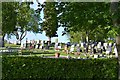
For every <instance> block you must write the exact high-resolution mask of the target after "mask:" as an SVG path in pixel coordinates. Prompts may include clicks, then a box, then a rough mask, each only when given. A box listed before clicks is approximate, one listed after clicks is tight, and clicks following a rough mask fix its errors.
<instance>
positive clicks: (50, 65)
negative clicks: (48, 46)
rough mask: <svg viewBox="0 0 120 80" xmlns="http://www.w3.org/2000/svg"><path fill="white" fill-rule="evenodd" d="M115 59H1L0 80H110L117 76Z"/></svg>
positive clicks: (114, 79)
mask: <svg viewBox="0 0 120 80" xmlns="http://www.w3.org/2000/svg"><path fill="white" fill-rule="evenodd" d="M117 73H118V62H117V59H115V58H112V59H88V60H78V59H61V58H57V59H53V58H40V57H3V58H2V79H8V78H9V79H11V80H13V79H38V78H39V79H51V80H53V79H57V80H58V79H63V78H65V79H76V80H78V79H80V80H81V79H85V78H86V79H91V80H92V79H96V80H98V79H100V80H101V79H105V78H106V79H108V80H110V79H112V80H116V79H117V77H118V75H117Z"/></svg>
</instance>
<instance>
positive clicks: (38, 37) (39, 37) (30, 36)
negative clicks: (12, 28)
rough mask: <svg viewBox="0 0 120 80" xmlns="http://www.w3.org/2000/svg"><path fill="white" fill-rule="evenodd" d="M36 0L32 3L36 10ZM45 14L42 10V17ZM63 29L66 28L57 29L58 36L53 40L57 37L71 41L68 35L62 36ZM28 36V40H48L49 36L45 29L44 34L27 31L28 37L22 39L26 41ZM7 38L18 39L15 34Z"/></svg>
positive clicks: (52, 39)
mask: <svg viewBox="0 0 120 80" xmlns="http://www.w3.org/2000/svg"><path fill="white" fill-rule="evenodd" d="M35 1H36V0H33V2H34V4H33V5H31V6H30V7H31V8H33V9H35V10H36V9H37V3H36V2H35ZM38 1H39V2H40V3H43V2H44V0H38ZM43 16H44V14H43V12H42V13H41V17H42V18H43ZM62 31H64V28H63V27H59V28H58V31H57V34H58V37H53V38H51V41H52V42H55V39H58V42H63V43H67V42H69V38H68V36H67V35H64V36H62ZM26 38H27V39H28V40H48V37H47V36H45V32H44V31H43V33H42V34H40V33H37V34H34V33H33V32H27V35H26V37H25V38H24V39H23V40H22V41H23V42H24V41H25V40H26ZM5 39H6V40H9V41H10V42H15V41H17V39H16V38H15V36H12V37H11V38H10V39H8V38H7V36H5Z"/></svg>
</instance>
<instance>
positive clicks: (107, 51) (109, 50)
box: [106, 46, 112, 54]
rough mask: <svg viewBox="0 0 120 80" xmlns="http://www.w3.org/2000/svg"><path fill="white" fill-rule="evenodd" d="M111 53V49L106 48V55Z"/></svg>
mask: <svg viewBox="0 0 120 80" xmlns="http://www.w3.org/2000/svg"><path fill="white" fill-rule="evenodd" d="M111 52H112V47H111V46H108V47H107V50H106V54H110V53H111Z"/></svg>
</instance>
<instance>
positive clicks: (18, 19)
mask: <svg viewBox="0 0 120 80" xmlns="http://www.w3.org/2000/svg"><path fill="white" fill-rule="evenodd" d="M39 21H40V14H39V13H36V12H35V11H34V10H33V9H30V3H29V2H22V3H21V4H19V3H18V2H12V3H11V2H3V3H2V34H3V36H5V34H8V35H9V36H10V35H15V36H16V39H17V40H19V41H20V42H21V40H22V39H23V38H24V37H25V36H26V34H27V31H32V32H35V33H38V32H41V30H40V28H41V27H40V26H39ZM8 25H9V28H8ZM3 39H4V37H3Z"/></svg>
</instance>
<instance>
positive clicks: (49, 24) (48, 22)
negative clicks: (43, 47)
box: [42, 2, 58, 41]
mask: <svg viewBox="0 0 120 80" xmlns="http://www.w3.org/2000/svg"><path fill="white" fill-rule="evenodd" d="M44 5H45V6H44V10H43V11H44V21H43V23H42V29H43V30H44V31H45V32H46V36H48V37H49V41H51V37H57V33H56V31H57V28H58V20H57V9H56V5H57V3H55V2H45V3H44Z"/></svg>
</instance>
